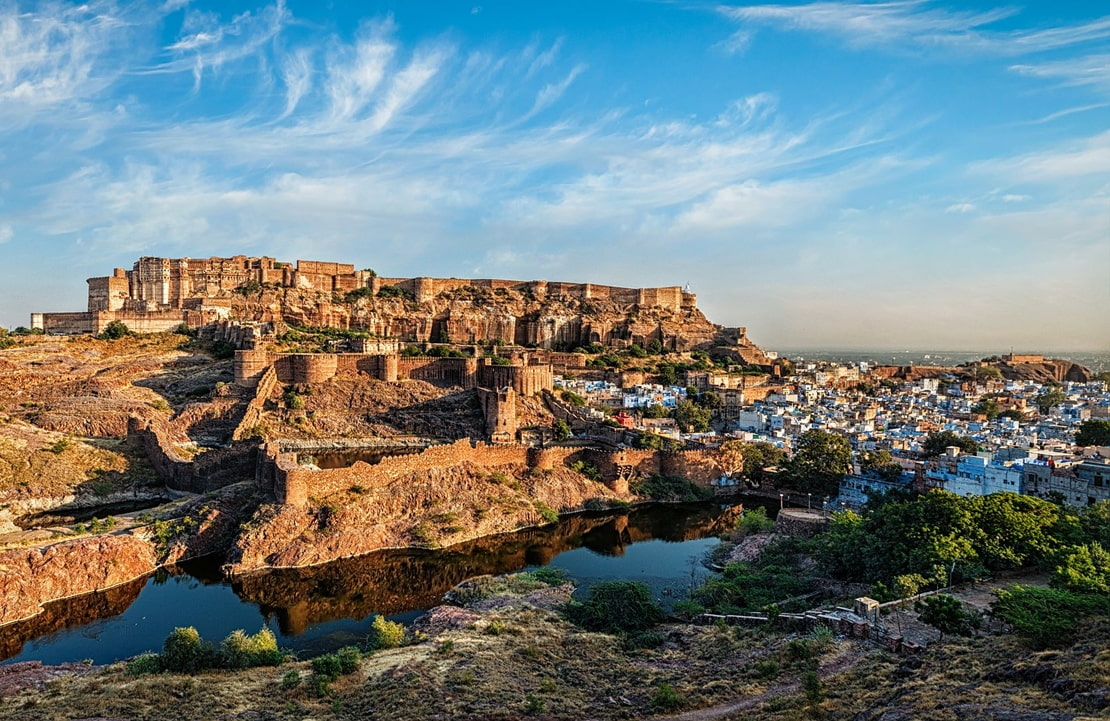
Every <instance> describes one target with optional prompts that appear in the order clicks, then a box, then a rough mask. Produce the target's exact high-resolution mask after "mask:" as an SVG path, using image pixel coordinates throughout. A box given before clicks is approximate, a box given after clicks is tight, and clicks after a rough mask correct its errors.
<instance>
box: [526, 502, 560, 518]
mask: <svg viewBox="0 0 1110 721" xmlns="http://www.w3.org/2000/svg"><path fill="white" fill-rule="evenodd" d="M532 506H533V507H534V508H535V509H536V513H538V514H540V516H541V517H542V518H543V520H545V521H547V522H548V523H557V522H558V521H559V513H558V512H557V511H556V510H555V509H554V508H552V507H551V506H549V505H547V504H546V503H544V502H543V501H535V502H534V503H533V504H532Z"/></svg>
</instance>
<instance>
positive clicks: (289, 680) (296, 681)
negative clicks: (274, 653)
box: [281, 668, 301, 691]
mask: <svg viewBox="0 0 1110 721" xmlns="http://www.w3.org/2000/svg"><path fill="white" fill-rule="evenodd" d="M300 685H301V672H300V671H298V670H297V669H295V668H291V669H289V670H288V671H286V672H285V675H284V676H282V677H281V687H282V688H283V689H285V690H286V691H288V690H289V689H293V688H296V687H297V686H300Z"/></svg>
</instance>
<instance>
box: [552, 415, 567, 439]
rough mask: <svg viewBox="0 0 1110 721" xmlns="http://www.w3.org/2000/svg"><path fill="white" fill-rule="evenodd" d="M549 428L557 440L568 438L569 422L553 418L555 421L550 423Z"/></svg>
mask: <svg viewBox="0 0 1110 721" xmlns="http://www.w3.org/2000/svg"><path fill="white" fill-rule="evenodd" d="M551 430H552V432H554V434H555V440H557V441H565V440H566V439H568V438H570V424H569V423H567V422H566V421H564V420H563V419H562V418H556V419H555V422H554V423H552V424H551Z"/></svg>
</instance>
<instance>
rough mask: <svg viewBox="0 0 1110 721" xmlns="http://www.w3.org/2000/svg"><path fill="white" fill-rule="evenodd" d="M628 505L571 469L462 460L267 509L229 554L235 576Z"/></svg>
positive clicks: (451, 540)
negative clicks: (602, 505)
mask: <svg viewBox="0 0 1110 721" xmlns="http://www.w3.org/2000/svg"><path fill="white" fill-rule="evenodd" d="M599 498H600V499H607V500H608V499H613V500H617V499H620V500H628V499H629V498H630V497H628V496H625V497H623V498H622V497H621V496H618V495H616V494H614V493H613V492H612V491H610V490H609V489H608V488H607V487H606V486H605V485H604V484H602V483H598V482H596V481H591V480H589V479H587V478H585V477H584V476H581V475H579V474H578V473H574V472H573V471H571V470H569V469H567V468H556V469H554V470H552V471H549V472H544V473H534V472H532V473H529V472H528V470H527V469H526V468H524V467H523V466H520V467H514V466H506V467H504V468H503V469H501V470H499V471H494V472H491V470H490V468H489V467H482V468H478V467H475V466H473V465H472V464H470V463H462V464H459V465H456V466H452V467H449V468H440V469H436V470H434V471H432V472H421V473H413V474H408V475H405V476H402V477H400V478H397V479H396V480H395V481H394V482H392V483H390V484H389V485H388V486H383V487H377V488H369V489H364V488H360V487H352V489H350V490H347V491H340V492H336V493H331V494H329V495H327V496H325V497H322V498H312V499H311V501H312V502H311V503H310V504H309V505H308V506H306V507H296V506H291V505H287V506H281V507H278V506H264V507H263V508H262V509H261V510H260V511H259V513H258V514H256V515H255V517H254V518H253V519H252V521H251V522H250V524H249V525H250V528H249V530H247V531H246V532H245V533H243V534H242V535H240V537H239V539H238V541H237V542H236V545H235V547H234V548H233V549H232V552H231V554H230V557H229V563H230V565H229V567H228V570H229V572H231V573H232V574H237V573H246V572H249V571H253V570H258V569H263V568H271V567H276V568H282V567H295V566H310V565H315V564H319V563H325V562H328V561H333V560H336V559H339V558H346V557H350V556H357V555H361V554H364V553H369V552H370V551H376V550H380V549H383V548H398V547H404V546H425V547H432V548H434V547H439V546H447V545H452V544H456V543H461V542H463V541H468V540H471V539H475V538H480V537H482V536H490V535H495V534H499V533H506V532H509V531H513V530H516V529H519V528H525V527H528V526H537V525H542V524H544V523H546V521H545V519H544V517H543V516H542V515H541V514H540V512H539V510H537V509H538V507H539V506H538V504H543V505H546V506H547V507H548V508H551V509H553V510H555V511H570V510H577V509H580V508H582V507H583V506H584V505H585V503H586V501H587V500H589V499H599Z"/></svg>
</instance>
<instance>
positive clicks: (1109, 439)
mask: <svg viewBox="0 0 1110 721" xmlns="http://www.w3.org/2000/svg"><path fill="white" fill-rule="evenodd" d="M1075 445H1077V446H1110V421H1102V420H1096V419H1091V420H1089V421H1083V422H1082V423H1080V424H1079V430H1078V431H1077V432H1076V434H1075Z"/></svg>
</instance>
